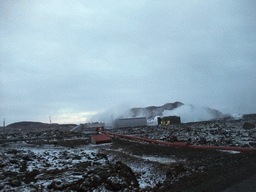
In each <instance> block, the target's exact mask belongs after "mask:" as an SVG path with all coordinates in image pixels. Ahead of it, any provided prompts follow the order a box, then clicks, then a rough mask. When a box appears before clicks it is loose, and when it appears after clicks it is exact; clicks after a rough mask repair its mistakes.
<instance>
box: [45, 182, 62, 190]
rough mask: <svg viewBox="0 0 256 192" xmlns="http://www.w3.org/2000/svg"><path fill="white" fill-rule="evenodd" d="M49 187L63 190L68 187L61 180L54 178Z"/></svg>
mask: <svg viewBox="0 0 256 192" xmlns="http://www.w3.org/2000/svg"><path fill="white" fill-rule="evenodd" d="M47 188H48V189H55V190H63V189H65V188H66V186H65V185H64V183H63V182H62V181H60V180H53V181H52V182H51V184H50V185H48V187H47Z"/></svg>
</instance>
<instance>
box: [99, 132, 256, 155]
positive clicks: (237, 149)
mask: <svg viewBox="0 0 256 192" xmlns="http://www.w3.org/2000/svg"><path fill="white" fill-rule="evenodd" d="M102 133H105V134H108V135H114V136H119V137H124V138H128V139H135V140H140V141H146V142H149V143H155V144H160V145H167V146H172V147H184V148H191V149H219V150H229V151H241V152H256V148H245V147H223V146H202V145H191V144H190V143H189V142H173V143H169V142H163V141H157V140H153V139H146V138H141V137H134V136H129V135H122V134H118V133H111V132H106V131H102Z"/></svg>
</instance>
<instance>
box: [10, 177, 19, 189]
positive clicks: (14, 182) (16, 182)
mask: <svg viewBox="0 0 256 192" xmlns="http://www.w3.org/2000/svg"><path fill="white" fill-rule="evenodd" d="M9 184H10V185H11V186H12V187H18V186H20V185H21V182H20V180H19V179H17V178H12V179H10V180H9Z"/></svg>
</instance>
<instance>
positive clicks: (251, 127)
mask: <svg viewBox="0 0 256 192" xmlns="http://www.w3.org/2000/svg"><path fill="white" fill-rule="evenodd" d="M243 128H244V129H253V128H255V125H254V124H253V123H249V122H245V123H244V124H243Z"/></svg>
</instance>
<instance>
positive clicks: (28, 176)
mask: <svg viewBox="0 0 256 192" xmlns="http://www.w3.org/2000/svg"><path fill="white" fill-rule="evenodd" d="M38 174H40V172H39V171H38V170H33V171H30V172H26V177H25V183H26V184H28V183H30V182H31V181H36V179H35V177H36V176H37V175H38Z"/></svg>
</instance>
